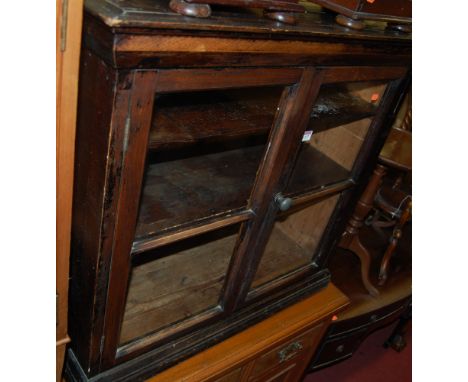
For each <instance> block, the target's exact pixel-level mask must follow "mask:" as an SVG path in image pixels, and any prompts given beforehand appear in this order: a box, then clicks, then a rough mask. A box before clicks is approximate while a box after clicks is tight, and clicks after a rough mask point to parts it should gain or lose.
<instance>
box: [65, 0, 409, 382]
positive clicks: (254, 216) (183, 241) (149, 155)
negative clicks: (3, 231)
mask: <svg viewBox="0 0 468 382" xmlns="http://www.w3.org/2000/svg"><path fill="white" fill-rule="evenodd" d="M111 3H112V4H114V3H113V2H104V1H98V0H93V1H88V2H87V12H86V15H85V22H84V30H83V33H84V35H83V41H84V44H83V51H82V60H81V61H82V62H81V68H80V73H81V78H80V91H79V112H78V114H79V116H78V127H77V144H76V164H75V167H76V171H75V188H74V210H73V230H72V263H71V275H72V278H71V282H70V299H71V306H70V327H71V329H70V330H71V333H72V345H71V350H70V351H69V354H68V358H67V368H68V373H69V375H70V378H71V379H75V380H83V381H85V380H93V381H94V380H96V381H98V380H99V381H101V380H102V381H104V380H109V381H110V380H112V381H119V380H122V381H127V380H141V379H142V378H144V377H148V376H150V375H152V374H155V373H156V372H158V371H160V370H163V369H165V368H167V367H168V366H170V365H172V364H174V363H176V362H178V361H180V360H182V359H184V358H186V357H188V356H190V355H192V354H195V353H196V352H198V351H200V350H201V349H204V348H207V347H209V346H211V345H213V344H215V343H217V342H219V341H220V340H222V339H224V338H227V337H228V336H230V335H232V334H234V333H236V332H239V331H241V330H242V329H244V328H246V327H248V326H250V325H252V324H254V323H255V322H258V321H260V320H262V319H264V318H266V317H267V316H269V315H271V314H273V313H274V312H276V311H278V310H280V309H282V308H284V307H286V306H287V305H290V304H291V303H293V302H295V301H298V300H300V299H302V298H304V297H306V296H307V295H310V294H311V293H313V292H314V291H317V290H319V289H320V288H323V287H325V286H326V285H327V283H328V281H329V273H328V271H327V268H326V260H327V254H328V253H329V252H330V250H331V249H332V248H333V246H334V245H335V244H336V241H337V240H338V239H339V235H340V233H341V230H342V229H343V223H344V222H345V217H346V216H347V214H348V213H349V209H350V206H352V203H353V198H355V195H356V192H357V191H359V187H360V185H361V183H362V179H363V178H365V177H366V176H367V175H366V173H367V171H366V168H367V167H368V166H369V164H370V163H371V162H372V160H373V158H374V159H375V157H376V155H377V153H378V150H379V145H381V143H382V142H383V139H384V138H385V134H386V130H388V126H389V123H390V122H391V119H392V118H393V117H394V110H395V108H396V106H397V104H398V102H399V101H400V94H402V92H403V90H404V87H405V86H406V83H407V81H408V73H409V67H408V66H409V64H408V61H407V60H405V59H404V57H406V56H405V55H404V54H403V53H405V52H406V54H409V53H408V52H409V51H410V50H408V47H409V49H410V45H408V44H407V43H406V45H405V42H404V41H401V39H399V38H397V37H395V39H396V40H397V42H398V44H400V45H401V46H403V48H402V49H403V50H402V52H403V53H402V57H400V62H394V61H392V59H391V58H390V55H388V52H387V53H386V51H385V49H383V48H382V47H374V45H373V43H370V45H369V46H364V45H365V44H364V43H362V42H361V44H362V45H363V46H361V45H358V47H357V48H356V46H355V47H350V48H349V52H348V54H349V57H350V58H349V59H350V61H349V63H348V64H347V65H346V66H344V65H342V64H343V63H342V57H341V56H336V57H335V59H336V63H335V64H334V63H333V57H334V56H333V54H331V56H330V53H327V49H332V48H333V47H334V46H335V45H336V44H335V43H333V42H329V41H327V39H326V38H325V40H324V41H323V42H322V43H319V44H318V43H317V42H310V43H308V42H307V41H300V44H302V45H304V52H302V53H300V54H299V52H298V53H297V54H291V53H281V54H280V53H279V51H278V46H290V47H291V49H292V50H291V51H294V49H296V48H297V44H298V42H296V41H280V40H279V41H277V40H274V39H272V40H256V38H258V37H259V36H258V35H255V33H259V31H257V32H254V29H255V27H250V28H253V29H252V33H253V35H255V38H253V39H252V38H251V39H249V40H246V39H245V36H244V37H243V36H241V35H239V36H237V35H232V34H225V32H223V30H222V29H223V28H221V26H219V25H218V26H216V25H215V24H216V21H213V22H212V24H209V23H208V24H209V25H211V26H210V28H211V32H210V33H208V35H209V36H208V35H207V34H206V33H202V32H197V30H196V29H197V27H198V28H201V29H203V28H207V25H208V24H206V25H205V24H203V22H201V21H200V20H194V21H193V22H192V21H190V22H189V21H184V22H182V21H181V19H180V18H179V17H176V20H177V22H176V21H174V20H173V18H174V16H171V15H169V14H168V15H166V16H164V14H161V13H157V12H156V13H155V14H154V15H153V14H151V12H150V11H148V10H146V11H145V7H146V6H147V5H146V3H145V2H143V1H141V2H139V1H133V2H126V1H123V2H119V3H115V4H114V5H115V7H117V8H119V7H120V8H119V9H124V8H125V6H128V7H130V8H131V7H133V8H131V9H133V11H131V12H130V11H129V12H124V13H119V12H117V11H116V9H117V8H112V7H110V6H109V4H111ZM130 3H131V4H130ZM155 3H156V4H159V3H158V2H157V1H156V2H155ZM137 6H139V7H140V8H138V7H137ZM158 6H162V5H161V4H159V5H158ZM130 8H128V9H130ZM135 9H136V10H135ZM138 10H140V11H141V12H140V13H139V11H138ZM132 12H133V13H132ZM165 17H166V18H165ZM171 17H172V18H171ZM171 20H172V21H171ZM166 22H167V23H171V22H174V23H175V24H171V25H172V26H170V27H169V26H168V25H169V24H165V23H166ZM200 22H201V23H202V24H200ZM230 22H232V23H233V24H232V25H231V28H233V31H235V29H236V28H237V29H238V28H240V26H239V22H240V21H238V20H237V21H235V20H234V21H232V20H229V18H228V19H226V20H225V23H224V24H223V25H224V27H225V28H226V27H227V26H229V25H230V24H229V23H230ZM177 23H181V24H177ZM213 23H214V24H213ZM236 23H237V24H236ZM262 23H269V21H262ZM164 26H166V27H168V28H169V29H166V30H164ZM176 27H177V28H182V29H184V28H186V31H185V32H184V33H179V32H177V31H176V30H175V29H174V28H176ZM277 27H278V26H277ZM177 28H176V29H177ZM245 28H247V27H246V26H245V25H244V32H245ZM278 28H279V27H278ZM314 28H315V29H314ZM317 28H318V27H317V26H315V27H314V26H312V29H310V27H309V32H310V33H311V35H313V34H314V33H317V31H316V29H317ZM334 28H338V27H336V26H335V27H334ZM247 29H248V28H247ZM177 30H179V29H177ZM284 33H286V32H284ZM376 33H377V32H376ZM335 38H336V37H335ZM363 38H364V37H363ZM381 38H383V37H381ZM290 39H292V40H294V39H293V38H292V37H290ZM385 39H387V40H388V41H387V44H388V45H390V46H391V45H392V40H391V38H389V37H388V36H387V37H385ZM246 41H248V42H249V44H251V46H250V48H249V49H247V47H245V48H242V46H243V44H244V46H245V44H246ZM265 41H267V43H265ZM236 43H237V44H240V45H236ZM200 44H201V45H200ZM275 44H276V45H278V44H279V45H278V46H276V45H275ZM285 44H289V45H285ZM308 44H309V45H308ZM317 44H318V45H317ZM320 44H322V45H323V46H322V45H320ZM200 46H202V48H200ZM234 46H237V49H238V50H239V49H240V50H242V49H245V52H242V53H239V52H237V53H235V54H234V53H233V51H234V50H236V49H234ZM343 46H344V48H343V49H345V50H346V49H347V48H346V44H344V45H343ZM197 47H198V48H197ZM295 47H296V48H295ZM360 49H361V50H360ZM373 49H374V50H375V51H374V50H373ZM405 49H406V50H405ZM332 50H333V49H332ZM389 50H391V49H389ZM253 51H255V52H254V53H252V52H253ZM286 51H287V50H286ZM369 51H372V53H373V57H370V58H369V61H370V64H369V65H357V64H356V63H353V58H355V57H359V55H361V56H363V57H364V56H368V55H369ZM322 54H323V55H324V56H323V59H321V60H319V59H318V57H321V55H322ZM239 55H241V56H242V58H243V60H239ZM379 55H380V56H379ZM371 56H372V55H371ZM288 57H290V59H289V60H288ZM314 57H315V58H314ZM376 57H377V58H379V57H380V61H379V62H377V63H376V62H375V60H376ZM386 57H387V58H388V60H387V61H386V60H385V58H386ZM299 59H300V60H299ZM393 59H394V57H393ZM297 60H299V61H300V62H295V61H297ZM73 334H74V335H73ZM272 378H273V377H272ZM277 378H279V379H278V380H281V376H277ZM284 378H287V377H284Z"/></svg>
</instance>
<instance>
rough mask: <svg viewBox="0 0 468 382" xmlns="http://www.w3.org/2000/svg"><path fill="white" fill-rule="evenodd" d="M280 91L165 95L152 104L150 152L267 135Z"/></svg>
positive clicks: (275, 89) (232, 91) (261, 89)
mask: <svg viewBox="0 0 468 382" xmlns="http://www.w3.org/2000/svg"><path fill="white" fill-rule="evenodd" d="M281 92H282V89H281V88H276V87H272V88H266V89H265V88H260V89H242V90H229V91H225V92H222V91H210V92H191V93H182V94H181V93H177V94H164V95H161V96H159V98H157V99H156V101H155V106H154V111H153V115H154V118H153V125H152V129H151V133H150V139H149V147H150V149H159V150H163V149H172V148H174V147H180V146H184V145H187V144H193V143H197V142H201V141H203V142H217V141H219V140H223V141H225V140H226V139H235V138H237V137H243V136H252V135H262V134H267V133H268V131H269V129H270V128H271V126H272V124H273V120H274V117H275V113H276V108H277V106H278V103H279V99H280V97H281Z"/></svg>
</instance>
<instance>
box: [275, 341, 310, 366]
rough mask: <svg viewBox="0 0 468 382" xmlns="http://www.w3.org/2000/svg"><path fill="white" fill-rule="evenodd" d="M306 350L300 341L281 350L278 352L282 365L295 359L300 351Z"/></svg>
mask: <svg viewBox="0 0 468 382" xmlns="http://www.w3.org/2000/svg"><path fill="white" fill-rule="evenodd" d="M303 348H304V346H302V343H300V342H299V341H296V342H293V343H292V344H289V345H288V346H286V347H285V348H284V349H282V350H280V351H279V352H278V357H279V361H280V363H282V362H286V361H287V360H289V359H291V358H292V357H294V356H295V355H296V354H297V353H298V352H299V351H301V350H302V349H303Z"/></svg>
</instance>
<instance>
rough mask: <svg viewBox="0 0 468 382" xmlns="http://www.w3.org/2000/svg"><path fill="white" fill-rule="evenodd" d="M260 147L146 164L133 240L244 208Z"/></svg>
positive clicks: (261, 146)
mask: <svg viewBox="0 0 468 382" xmlns="http://www.w3.org/2000/svg"><path fill="white" fill-rule="evenodd" d="M264 150H265V147H264V145H255V146H250V147H241V148H237V149H232V150H228V151H222V152H215V153H207V154H205V155H199V156H193V157H184V158H182V159H176V160H170V161H164V162H159V163H158V162H156V163H152V164H149V166H148V168H147V170H146V178H145V184H144V188H143V195H142V199H141V203H140V212H139V218H138V223H137V228H136V235H135V236H136V240H138V239H141V238H145V237H149V236H153V235H156V234H159V233H161V231H167V230H170V229H175V228H176V227H180V226H181V225H184V224H185V223H191V224H193V223H195V222H196V221H198V220H202V219H205V218H209V217H212V216H215V215H223V214H228V213H234V212H236V211H238V210H239V209H242V208H244V207H245V206H246V205H247V200H248V198H249V196H250V193H251V190H252V187H253V183H254V181H255V176H256V173H257V168H258V167H259V164H260V160H261V158H262V155H263V152H264Z"/></svg>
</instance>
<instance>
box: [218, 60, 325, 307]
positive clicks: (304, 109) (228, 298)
mask: <svg viewBox="0 0 468 382" xmlns="http://www.w3.org/2000/svg"><path fill="white" fill-rule="evenodd" d="M320 81H321V75H320V73H317V72H316V71H315V70H313V69H312V68H310V69H309V68H308V69H305V70H304V74H303V76H302V78H301V81H300V82H299V83H298V85H297V86H296V87H295V88H290V89H287V91H285V92H284V94H283V97H282V99H281V102H280V105H279V112H280V113H279V114H278V115H277V118H276V122H275V124H276V125H275V127H274V130H273V131H272V134H271V138H270V139H271V140H272V141H273V142H275V143H276V144H275V145H273V146H272V147H270V148H269V151H268V155H267V156H266V158H265V159H264V162H263V163H262V166H261V167H260V170H259V174H258V175H257V180H256V184H255V188H254V191H253V194H252V198H251V208H252V209H253V211H254V212H255V213H256V214H260V215H261V216H264V220H263V221H262V222H256V224H254V225H252V227H251V228H250V229H249V230H248V232H247V233H246V235H247V236H246V240H244V241H243V242H242V243H239V246H238V248H237V251H238V256H237V257H235V258H234V261H233V262H232V263H231V269H230V274H229V276H228V278H227V281H226V284H225V292H224V302H225V304H226V310H227V311H228V312H229V311H231V310H233V309H235V307H237V306H238V305H240V304H241V303H242V301H243V300H244V298H245V297H246V296H247V293H248V291H249V288H250V283H251V280H252V279H253V277H254V274H255V269H256V267H257V266H258V263H259V261H260V256H259V255H260V254H261V253H262V252H263V249H264V247H265V245H266V241H267V235H268V233H269V232H270V231H271V229H272V228H273V221H274V220H273V219H274V217H275V214H276V212H277V206H276V205H275V204H274V203H273V202H272V200H273V198H274V195H275V193H276V192H277V191H279V189H280V188H279V187H284V186H285V185H284V184H281V182H280V178H282V174H283V173H282V172H281V170H282V171H285V167H287V165H288V162H289V161H291V156H292V155H293V154H294V153H295V152H297V150H298V145H299V142H300V137H301V136H302V133H303V126H304V124H305V123H306V121H307V119H308V116H309V113H310V112H311V109H312V102H311V100H315V98H316V96H317V95H318V92H319V87H320ZM308 100H309V101H308ZM280 142H281V145H280V144H279V143H280ZM286 173H287V172H286ZM282 179H285V178H284V177H283V178H282ZM241 269H242V270H244V271H243V272H242V273H243V275H242V277H240V272H241V271H240V270H241ZM245 270H246V271H245Z"/></svg>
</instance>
